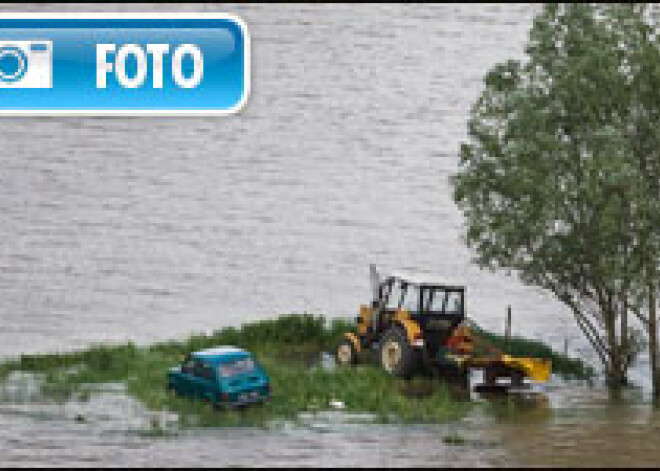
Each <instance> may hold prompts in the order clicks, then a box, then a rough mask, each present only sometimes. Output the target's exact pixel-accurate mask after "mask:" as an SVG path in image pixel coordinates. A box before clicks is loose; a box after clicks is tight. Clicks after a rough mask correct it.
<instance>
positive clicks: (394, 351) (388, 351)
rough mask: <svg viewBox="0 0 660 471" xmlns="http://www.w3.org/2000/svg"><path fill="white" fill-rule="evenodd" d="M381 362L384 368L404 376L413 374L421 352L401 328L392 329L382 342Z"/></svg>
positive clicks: (396, 374)
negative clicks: (414, 346)
mask: <svg viewBox="0 0 660 471" xmlns="http://www.w3.org/2000/svg"><path fill="white" fill-rule="evenodd" d="M379 357H380V364H381V366H382V367H383V369H384V370H385V371H386V372H388V373H390V374H392V375H394V376H399V377H402V378H408V377H410V376H412V375H413V374H414V373H415V371H416V370H417V368H418V366H419V365H418V363H419V362H418V359H419V354H418V352H417V351H415V349H414V348H413V347H412V346H411V345H410V344H409V343H408V339H407V338H406V334H405V333H404V332H403V331H402V330H401V329H399V328H393V329H390V330H389V331H388V332H387V333H386V334H385V335H384V337H383V339H382V340H381V342H380V351H379Z"/></svg>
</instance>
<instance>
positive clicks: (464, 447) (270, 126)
mask: <svg viewBox="0 0 660 471" xmlns="http://www.w3.org/2000/svg"><path fill="white" fill-rule="evenodd" d="M9 9H13V10H35V11H36V10H38V11H49V10H50V11H66V10H73V11H91V10H101V9H103V10H109V11H121V10H127V9H130V10H132V11H140V10H154V9H161V10H169V11H172V10H179V9H186V10H189V11H197V10H202V11H226V12H231V13H235V14H238V15H240V16H242V17H243V18H244V19H245V21H246V22H247V24H248V27H249V30H250V33H251V36H252V47H253V57H252V59H253V64H254V67H253V77H252V78H253V80H252V82H253V89H252V95H251V96H250V98H249V101H248V104H247V107H246V108H245V109H244V110H243V111H242V112H241V113H240V114H239V115H237V116H233V117H227V118H221V119H209V118H185V119H183V118H163V119H153V118H133V119H110V118H104V119H100V118H99V119H89V118H73V117H72V118H57V119H55V118H26V119H7V118H3V119H0V141H1V142H2V146H0V214H2V220H1V222H0V356H12V355H16V354H18V353H22V352H45V351H60V350H70V349H74V348H83V347H85V346H88V345H89V344H91V343H95V342H106V341H109V342H115V341H125V340H128V339H130V340H133V341H136V342H138V343H142V344H144V343H149V342H153V341H158V340H163V339H168V338H175V337H181V336H186V335H188V334H189V333H191V332H197V331H207V330H211V329H216V328H218V327H220V326H225V325H236V324H239V323H240V322H242V321H245V320H255V319H259V318H264V317H272V316H274V315H276V314H278V313H286V312H303V311H308V312H323V313H326V314H328V315H331V316H334V315H341V316H345V317H347V318H350V317H353V316H354V315H355V310H356V307H357V306H358V305H359V303H361V302H364V300H365V299H366V298H367V297H368V296H369V284H368V271H367V267H368V265H369V263H371V262H376V263H378V264H380V265H384V266H385V267H390V268H409V269H413V270H414V269H420V270H428V271H432V272H437V273H439V274H440V275H441V276H448V277H450V278H453V279H455V278H460V279H463V280H464V282H465V284H466V285H467V287H468V288H467V289H468V296H467V308H468V314H469V316H470V317H472V318H473V319H474V320H475V321H477V322H478V323H479V324H481V325H483V326H484V327H486V328H488V329H490V330H501V329H502V324H503V322H502V321H503V317H504V312H505V309H506V306H507V305H509V304H510V305H511V306H512V308H513V314H514V317H513V329H514V333H516V334H521V335H525V336H528V337H532V338H542V339H543V340H545V341H547V342H549V343H551V344H552V345H554V346H555V347H558V348H560V349H561V348H563V345H564V341H565V340H568V345H569V350H570V353H572V354H574V355H580V356H582V357H584V358H587V359H589V358H591V354H590V351H589V349H588V348H587V346H586V345H585V344H584V342H583V341H582V340H581V338H580V336H579V334H578V333H577V330H576V328H575V325H574V322H573V320H572V319H571V317H570V315H569V313H568V312H567V311H566V309H564V308H563V307H562V306H561V304H559V303H558V302H556V301H555V300H554V299H553V298H552V297H551V296H549V295H548V294H546V293H543V292H541V291H539V290H537V289H534V288H532V287H526V286H523V285H522V284H521V283H520V282H518V281H517V279H516V278H515V277H510V276H506V275H505V274H502V273H489V272H483V271H480V270H479V269H478V268H476V267H475V266H474V265H473V264H472V263H471V262H470V254H469V252H468V251H467V249H466V248H465V247H464V244H463V242H462V241H461V234H462V229H461V227H462V222H463V219H462V216H461V214H460V213H459V212H458V210H457V209H456V207H455V205H454V204H453V202H452V196H451V187H450V185H449V182H448V177H449V176H450V175H451V174H452V173H454V172H455V171H456V169H457V165H458V157H457V152H458V148H459V144H460V141H461V140H462V139H463V138H464V137H465V129H466V119H467V117H468V113H469V109H470V106H471V105H472V104H473V103H474V102H475V100H476V99H477V97H478V95H479V92H480V90H481V87H482V83H483V82H482V79H483V76H484V74H485V73H486V72H487V71H488V69H489V68H490V67H492V65H493V64H494V63H496V62H498V61H502V60H504V59H507V58H517V57H521V56H522V53H523V47H524V43H525V40H526V35H527V32H528V30H529V27H530V25H531V20H532V18H533V15H534V13H535V11H536V10H538V6H533V5H532V6H530V5H496V4H488V5H471V4H468V5H428V4H427V5H415V6H410V5H390V4H386V5H350V4H342V5H300V4H294V5H274V6H273V5H259V4H248V5H227V4H224V5H211V4H205V5H190V4H172V5H168V6H166V7H165V6H158V5H155V4H149V5H131V6H126V5H108V4H106V5H101V4H96V5H80V4H77V5H53V4H51V5H30V4H24V5H0V10H2V11H5V10H9ZM645 371H646V365H645V364H644V363H642V364H641V365H640V366H639V367H638V368H637V369H636V370H635V371H634V374H635V375H636V376H635V377H634V378H633V380H634V381H635V382H636V383H637V384H641V385H642V386H644V385H646V383H645V382H644V378H643V376H644V374H645ZM13 381H14V382H13V383H11V384H10V385H6V386H5V390H3V395H2V400H1V401H0V464H1V465H51V466H68V465H86V466H142V465H145V466H154V465H160V466H172V465H178V466H183V465H192V466H199V465H236V466H251V465H263V466H291V465H293V466H304V465H308V466H319V465H326V466H331V465H337V466H338V465H357V466H361V465H362V466H364V465H370V466H406V467H408V466H414V465H420V466H466V465H483V466H489V465H492V466H497V465H512V464H517V465H564V466H579V465H589V466H601V465H620V466H628V465H657V464H658V463H660V455H659V452H658V448H660V447H656V443H657V442H658V438H660V429H659V428H658V427H659V423H658V415H657V414H654V413H652V412H651V409H650V407H649V405H648V397H647V393H646V392H644V391H646V390H643V391H641V392H640V391H638V390H632V391H629V392H628V394H627V396H628V397H626V399H625V400H624V401H623V402H622V403H619V404H612V403H610V402H608V400H607V398H606V394H605V393H604V389H603V388H602V387H600V386H595V387H594V388H589V387H588V386H586V385H582V384H572V383H562V382H559V381H558V380H555V382H553V383H552V384H551V385H550V386H549V387H548V389H547V391H546V392H545V394H544V395H539V396H536V398H535V399H530V400H526V401H520V400H519V401H515V402H514V401H507V402H505V403H503V404H499V405H497V404H493V405H480V406H477V407H475V408H474V410H473V411H472V412H471V413H470V415H469V416H468V417H466V418H465V419H464V420H462V421H459V422H457V423H452V424H446V425H439V426H397V425H388V426H380V425H370V424H368V423H361V422H360V423H355V422H356V420H355V419H356V418H354V417H353V418H348V417H346V416H344V415H342V414H339V413H333V414H326V415H321V416H315V417H307V418H303V419H302V420H301V422H300V423H298V424H279V425H273V426H272V428H271V429H268V430H255V429H210V430H209V429H205V430H195V429H192V430H186V431H181V432H177V433H174V434H169V433H166V434H165V435H164V436H158V434H155V433H153V430H152V425H151V424H152V423H153V422H154V421H156V422H157V423H159V424H160V423H164V424H166V425H167V424H170V421H173V420H174V419H173V418H172V417H171V416H169V415H166V414H165V415H163V414H157V415H156V416H154V415H152V414H149V413H147V412H145V411H144V410H142V408H141V407H140V405H139V404H137V403H135V402H134V401H132V400H130V399H129V398H127V397H126V395H125V394H124V393H123V391H122V388H121V387H120V386H117V385H108V386H107V387H106V388H105V390H104V391H102V392H99V393H97V394H94V395H92V396H91V397H90V398H89V399H88V400H87V401H83V402H81V401H70V402H68V403H66V404H63V405H58V404H54V403H52V402H51V401H49V400H48V399H46V398H44V397H42V396H41V395H40V394H39V392H38V388H36V387H35V386H34V385H31V383H30V381H29V380H24V379H20V378H14V380H13ZM35 388H36V389H35ZM358 422H359V421H358ZM167 426H168V427H169V425H167ZM172 427H174V429H176V426H175V422H174V424H173V425H172ZM168 430H169V429H168ZM447 437H450V438H451V437H454V439H453V440H452V439H447ZM456 437H460V438H456Z"/></svg>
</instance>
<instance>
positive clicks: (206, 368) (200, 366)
mask: <svg viewBox="0 0 660 471" xmlns="http://www.w3.org/2000/svg"><path fill="white" fill-rule="evenodd" d="M193 374H194V375H195V376H196V377H197V378H203V379H213V370H212V369H211V366H210V365H209V364H207V363H205V362H202V361H197V362H195V367H194V371H193Z"/></svg>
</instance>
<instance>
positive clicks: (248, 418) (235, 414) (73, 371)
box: [0, 314, 588, 426]
mask: <svg viewBox="0 0 660 471" xmlns="http://www.w3.org/2000/svg"><path fill="white" fill-rule="evenodd" d="M352 328H353V325H352V324H350V323H348V322H347V321H344V320H333V321H326V319H324V318H323V317H321V316H313V315H310V314H303V315H285V316H281V317H279V318H276V319H271V320H264V321H259V322H254V323H250V324H245V325H243V326H242V327H240V328H233V327H227V328H223V329H221V330H218V331H215V332H214V333H212V334H209V335H193V336H191V337H189V338H188V339H186V340H183V341H168V342H162V343H157V344H154V345H152V346H148V347H137V346H135V345H134V344H132V343H128V344H123V345H112V346H106V345H98V346H93V347H90V348H89V349H87V350H84V351H78V352H71V353H61V354H44V355H23V356H21V357H19V358H17V359H13V360H8V361H5V362H4V363H0V380H2V379H5V378H6V377H7V376H8V375H9V374H10V373H11V372H13V371H22V372H31V373H35V374H38V375H40V376H41V377H42V379H43V390H44V393H45V394H48V395H50V396H51V397H53V398H56V399H59V400H66V399H67V398H69V397H71V396H72V395H74V394H78V395H82V396H85V395H88V394H89V392H90V390H93V389H94V385H99V384H102V383H110V382H120V383H124V384H125V385H126V388H127V392H128V393H129V394H130V395H131V396H134V397H135V398H137V399H138V400H140V401H141V402H142V403H143V404H144V405H145V406H146V407H147V408H148V409H150V410H154V411H158V410H171V411H174V412H176V413H178V414H179V417H180V421H181V423H182V424H184V425H194V426H231V425H254V426H262V425H265V424H267V423H268V422H269V421H271V420H274V419H295V418H296V417H298V416H299V415H300V414H301V413H303V412H315V411H322V410H328V409H331V408H332V407H331V406H330V403H331V402H333V403H335V404H341V405H342V407H341V408H342V409H343V410H344V411H345V412H348V413H370V414H373V415H374V419H375V420H378V421H381V422H389V421H398V422H416V423H421V422H426V423H431V422H444V421H447V420H452V419H456V418H459V417H461V416H462V415H463V414H464V413H465V412H466V411H467V409H468V407H469V403H467V402H465V401H460V400H457V399H456V398H454V397H453V396H452V394H451V390H450V388H449V387H448V385H447V384H445V383H443V382H439V381H431V380H427V381H428V384H426V385H425V386H424V387H423V388H419V387H416V389H418V390H419V389H423V390H424V391H425V394H423V395H419V394H416V395H411V394H408V393H407V390H408V389H410V388H409V386H411V385H410V384H408V383H406V382H405V381H403V380H399V379H396V378H392V377H390V376H388V375H386V374H384V373H383V372H382V371H381V370H380V369H379V368H377V367H375V366H373V365H369V364H365V365H360V366H358V367H356V368H340V367H337V368H332V367H331V368H327V367H325V368H324V367H323V362H320V359H321V355H322V354H323V352H330V351H332V350H333V348H334V346H335V345H336V344H337V342H338V341H339V340H340V338H341V336H342V334H343V333H344V332H346V331H348V330H350V329H352ZM481 334H482V335H489V338H488V340H489V341H491V342H492V343H493V344H497V342H498V336H496V335H494V334H488V333H486V332H483V331H481ZM218 345H236V346H239V347H242V348H245V349H248V350H250V351H252V352H254V353H255V355H256V356H257V358H258V359H259V361H260V362H261V363H262V364H263V366H264V367H265V369H266V371H267V372H268V374H269V376H270V377H271V381H272V388H273V398H272V400H271V401H270V402H268V403H266V404H263V405H261V406H256V407H250V408H246V409H240V410H229V411H224V412H217V413H212V410H211V408H210V406H209V405H207V404H204V403H202V402H198V401H192V400H189V399H185V398H177V397H172V396H170V395H168V393H167V391H166V388H165V375H166V372H167V370H168V368H170V367H172V366H175V365H177V364H178V363H179V362H180V361H181V358H182V357H183V356H185V355H186V354H188V353H190V352H193V351H196V350H201V349H205V348H209V347H213V346H218ZM511 348H512V350H511V351H512V353H516V352H518V351H521V352H524V353H525V354H526V355H536V356H540V357H547V358H552V360H553V363H556V371H557V372H560V373H561V372H564V373H567V374H568V375H569V376H572V377H585V374H586V372H587V371H588V369H587V367H585V366H584V365H583V364H582V363H581V362H580V361H579V360H571V359H569V358H566V357H564V356H562V355H558V354H556V353H554V352H552V350H551V349H550V348H549V347H547V346H545V345H543V344H541V343H540V342H533V341H528V340H524V339H513V341H512V342H511ZM418 380H419V379H418ZM413 386H415V385H413ZM417 386H418V385H417Z"/></svg>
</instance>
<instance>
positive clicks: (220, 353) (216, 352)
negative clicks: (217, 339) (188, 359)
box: [193, 345, 250, 361]
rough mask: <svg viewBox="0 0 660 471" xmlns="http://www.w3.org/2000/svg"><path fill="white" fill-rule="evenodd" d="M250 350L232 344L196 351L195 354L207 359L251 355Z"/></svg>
mask: <svg viewBox="0 0 660 471" xmlns="http://www.w3.org/2000/svg"><path fill="white" fill-rule="evenodd" d="M249 355H250V352H248V351H247V350H243V349H242V348H238V347H233V346H230V345H223V346H219V347H213V348H208V349H206V350H200V351H198V352H194V353H193V356H195V357H198V358H204V359H205V360H211V361H212V360H220V359H223V358H227V357H245V356H249Z"/></svg>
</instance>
